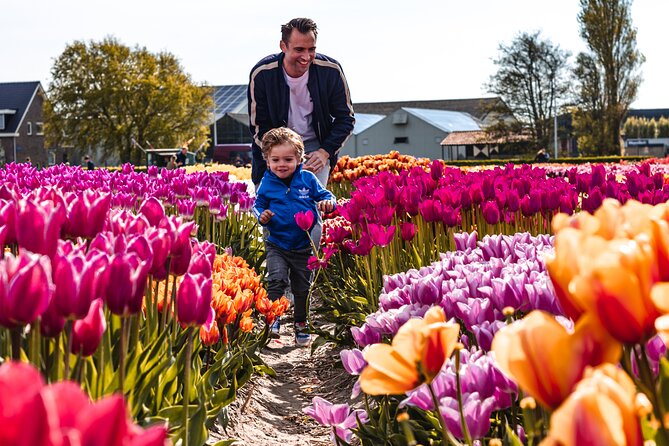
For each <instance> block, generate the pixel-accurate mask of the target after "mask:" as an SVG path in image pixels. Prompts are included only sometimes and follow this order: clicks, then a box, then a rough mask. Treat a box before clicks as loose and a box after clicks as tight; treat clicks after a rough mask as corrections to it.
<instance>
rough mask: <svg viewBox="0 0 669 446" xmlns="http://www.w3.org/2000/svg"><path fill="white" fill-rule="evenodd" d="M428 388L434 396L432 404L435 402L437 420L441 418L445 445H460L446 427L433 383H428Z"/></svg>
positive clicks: (440, 424)
mask: <svg viewBox="0 0 669 446" xmlns="http://www.w3.org/2000/svg"><path fill="white" fill-rule="evenodd" d="M427 388H428V390H429V391H430V396H431V397H432V404H434V414H435V415H436V416H437V420H439V426H441V437H442V439H443V441H444V445H447V444H452V445H456V446H460V442H459V441H457V440H456V439H455V438H454V437H453V434H451V433H450V432H449V430H448V428H447V427H446V422H445V421H444V417H443V416H442V415H441V410H440V409H439V399H438V398H437V394H436V393H434V389H433V388H432V384H431V383H430V384H427Z"/></svg>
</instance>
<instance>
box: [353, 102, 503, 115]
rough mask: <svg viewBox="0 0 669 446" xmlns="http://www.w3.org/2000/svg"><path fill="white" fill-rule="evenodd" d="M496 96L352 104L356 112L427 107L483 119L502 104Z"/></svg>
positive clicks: (376, 112) (380, 113) (381, 112)
mask: <svg viewBox="0 0 669 446" xmlns="http://www.w3.org/2000/svg"><path fill="white" fill-rule="evenodd" d="M503 105H504V103H503V101H502V100H501V99H500V98H498V97H494V98H472V99H439V100H429V101H395V102H362V103H359V104H356V103H354V104H353V110H354V111H355V113H356V116H357V114H358V113H371V114H377V115H389V114H391V113H392V112H394V111H395V110H398V109H400V108H427V109H431V110H450V111H458V112H464V113H469V114H470V115H471V116H473V117H475V118H477V119H483V118H484V117H485V116H486V115H487V114H488V113H490V111H491V110H493V109H495V108H499V107H500V106H503Z"/></svg>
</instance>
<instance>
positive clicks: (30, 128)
mask: <svg viewBox="0 0 669 446" xmlns="http://www.w3.org/2000/svg"><path fill="white" fill-rule="evenodd" d="M32 134H33V123H32V122H30V121H28V124H26V135H32Z"/></svg>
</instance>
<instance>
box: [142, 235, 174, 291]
mask: <svg viewBox="0 0 669 446" xmlns="http://www.w3.org/2000/svg"><path fill="white" fill-rule="evenodd" d="M145 236H146V239H147V241H148V242H149V244H150V245H151V251H152V252H153V257H152V261H151V268H149V274H151V275H152V276H154V277H155V278H156V279H158V280H163V279H165V278H166V277H167V257H168V256H169V255H170V250H171V248H172V238H171V237H170V234H169V233H168V231H167V230H166V229H163V228H154V227H151V228H148V229H147V230H146V233H145Z"/></svg>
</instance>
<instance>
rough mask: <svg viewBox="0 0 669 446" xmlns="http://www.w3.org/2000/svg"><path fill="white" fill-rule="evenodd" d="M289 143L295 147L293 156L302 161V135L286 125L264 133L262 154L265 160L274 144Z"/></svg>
mask: <svg viewBox="0 0 669 446" xmlns="http://www.w3.org/2000/svg"><path fill="white" fill-rule="evenodd" d="M281 144H289V145H291V146H293V148H294V149H295V156H296V157H297V159H298V161H299V162H301V161H302V157H303V156H304V143H303V142H302V137H301V136H300V135H298V134H297V133H295V132H294V131H292V130H291V129H289V128H287V127H279V128H276V129H272V130H270V131H269V132H267V133H265V136H263V137H262V156H263V158H265V160H267V157H268V156H269V152H270V151H271V150H272V149H273V148H274V147H276V146H280V145H281Z"/></svg>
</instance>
